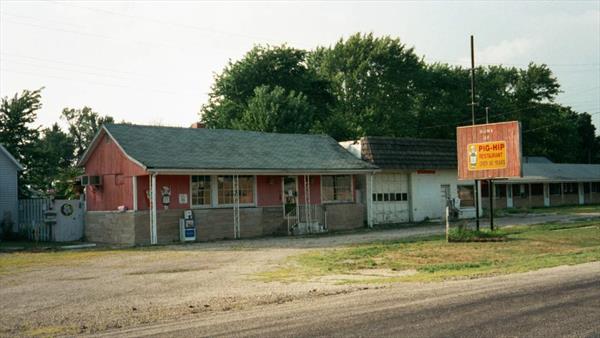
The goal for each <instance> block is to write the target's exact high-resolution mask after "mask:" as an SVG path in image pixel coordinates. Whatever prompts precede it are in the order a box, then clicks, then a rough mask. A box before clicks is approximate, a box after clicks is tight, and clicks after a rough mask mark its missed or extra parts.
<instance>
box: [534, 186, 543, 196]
mask: <svg viewBox="0 0 600 338" xmlns="http://www.w3.org/2000/svg"><path fill="white" fill-rule="evenodd" d="M543 194H544V185H543V184H541V183H534V184H532V185H531V196H542V195H543Z"/></svg>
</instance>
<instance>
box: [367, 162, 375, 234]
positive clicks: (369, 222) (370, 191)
mask: <svg viewBox="0 0 600 338" xmlns="http://www.w3.org/2000/svg"><path fill="white" fill-rule="evenodd" d="M367 176H368V177H367V180H366V181H367V189H366V190H367V191H366V195H367V196H366V199H367V226H368V227H369V228H372V227H373V173H369V174H368V175H367Z"/></svg>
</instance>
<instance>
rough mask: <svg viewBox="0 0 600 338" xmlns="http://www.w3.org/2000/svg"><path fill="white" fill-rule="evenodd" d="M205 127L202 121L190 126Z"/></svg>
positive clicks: (195, 127)
mask: <svg viewBox="0 0 600 338" xmlns="http://www.w3.org/2000/svg"><path fill="white" fill-rule="evenodd" d="M204 127H205V125H204V123H202V122H194V123H192V125H191V126H190V128H194V129H200V128H204Z"/></svg>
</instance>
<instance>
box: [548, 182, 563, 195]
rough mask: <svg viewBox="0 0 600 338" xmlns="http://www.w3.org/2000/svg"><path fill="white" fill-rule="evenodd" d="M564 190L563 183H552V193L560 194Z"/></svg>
mask: <svg viewBox="0 0 600 338" xmlns="http://www.w3.org/2000/svg"><path fill="white" fill-rule="evenodd" d="M561 190H562V184H560V183H551V184H550V195H560V194H561Z"/></svg>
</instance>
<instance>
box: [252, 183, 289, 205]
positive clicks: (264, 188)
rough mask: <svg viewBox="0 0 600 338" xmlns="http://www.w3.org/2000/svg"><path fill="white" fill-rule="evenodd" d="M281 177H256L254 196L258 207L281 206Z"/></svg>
mask: <svg viewBox="0 0 600 338" xmlns="http://www.w3.org/2000/svg"><path fill="white" fill-rule="evenodd" d="M282 177H283V176H256V195H257V199H258V201H257V203H258V206H259V207H262V206H279V207H280V206H282V205H283V200H282V197H281V194H282V191H283V187H282V186H281V184H282V183H281V179H282Z"/></svg>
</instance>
